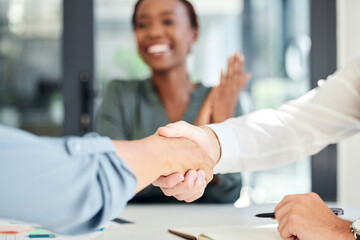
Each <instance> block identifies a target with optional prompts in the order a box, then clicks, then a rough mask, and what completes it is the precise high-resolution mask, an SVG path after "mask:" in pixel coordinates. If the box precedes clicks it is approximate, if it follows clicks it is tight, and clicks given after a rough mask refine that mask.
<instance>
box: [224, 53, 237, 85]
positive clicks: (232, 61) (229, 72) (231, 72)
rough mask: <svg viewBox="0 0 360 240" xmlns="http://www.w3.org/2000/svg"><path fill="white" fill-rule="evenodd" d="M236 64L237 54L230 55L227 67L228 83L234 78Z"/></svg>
mask: <svg viewBox="0 0 360 240" xmlns="http://www.w3.org/2000/svg"><path fill="white" fill-rule="evenodd" d="M235 64H236V62H235V56H232V57H230V58H229V60H228V69H227V75H228V78H227V79H226V80H227V82H226V83H229V82H230V81H232V80H233V77H234V69H235Z"/></svg>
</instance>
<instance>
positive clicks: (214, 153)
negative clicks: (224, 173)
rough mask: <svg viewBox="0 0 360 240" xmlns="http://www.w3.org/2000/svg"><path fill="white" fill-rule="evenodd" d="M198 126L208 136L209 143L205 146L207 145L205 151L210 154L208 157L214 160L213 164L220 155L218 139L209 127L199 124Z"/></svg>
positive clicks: (217, 160)
mask: <svg viewBox="0 0 360 240" xmlns="http://www.w3.org/2000/svg"><path fill="white" fill-rule="evenodd" d="M200 128H202V129H203V130H204V131H205V132H206V134H207V136H208V140H209V145H208V146H207V147H208V151H207V152H208V154H209V155H210V157H211V158H212V159H213V160H214V164H215V165H216V164H217V163H218V162H219V160H220V157H221V145H220V141H219V139H218V137H217V135H216V133H215V132H214V131H213V130H212V129H211V128H209V127H207V126H201V127H200Z"/></svg>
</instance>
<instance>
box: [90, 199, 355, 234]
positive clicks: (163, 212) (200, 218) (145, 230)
mask: <svg viewBox="0 0 360 240" xmlns="http://www.w3.org/2000/svg"><path fill="white" fill-rule="evenodd" d="M328 205H329V206H333V207H338V206H336V205H335V204H328ZM274 207H275V205H257V206H251V207H248V208H235V207H234V206H233V205H228V204H226V205H212V204H209V205H203V204H174V205H129V206H128V207H127V208H126V209H125V210H124V211H123V213H122V214H121V215H120V216H119V218H122V219H125V220H129V221H132V222H134V224H116V223H110V224H109V225H108V227H107V230H106V231H105V232H104V233H103V234H102V235H101V236H100V237H99V238H97V240H105V239H106V240H112V239H126V240H137V239H139V240H140V239H142V240H144V239H146V240H181V239H183V238H180V237H177V236H174V235H172V234H170V233H168V229H190V228H197V229H211V228H213V229H219V228H220V229H221V228H222V229H227V228H228V230H229V231H232V230H235V229H237V231H239V229H240V231H241V229H242V228H244V230H245V231H246V230H248V229H249V228H253V227H256V226H265V225H267V226H271V228H272V232H269V233H271V234H268V235H266V234H265V235H266V237H265V238H264V236H265V235H264V233H263V234H262V235H261V234H260V235H259V237H252V238H251V240H256V239H262V240H264V239H268V240H270V239H281V238H280V236H279V234H278V232H277V230H276V224H277V222H276V220H272V219H264V218H256V217H254V215H255V214H258V213H262V212H272V211H273V209H274ZM343 209H344V211H345V216H344V218H346V219H355V218H357V217H360V208H359V207H343ZM205 233H206V232H205ZM265 233H267V232H265ZM209 235H210V234H209ZM245 235H246V234H245ZM210 236H211V235H210ZM246 236H248V235H246ZM223 239H225V240H231V239H240V240H242V239H250V238H246V237H244V238H232V237H229V238H223ZM216 240H222V239H218V238H216Z"/></svg>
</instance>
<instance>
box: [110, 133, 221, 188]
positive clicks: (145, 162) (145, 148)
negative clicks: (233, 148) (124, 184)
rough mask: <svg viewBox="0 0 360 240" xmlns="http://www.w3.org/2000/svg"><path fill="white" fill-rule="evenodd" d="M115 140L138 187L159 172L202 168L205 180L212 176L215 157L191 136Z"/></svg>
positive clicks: (149, 181)
mask: <svg viewBox="0 0 360 240" xmlns="http://www.w3.org/2000/svg"><path fill="white" fill-rule="evenodd" d="M113 143H114V146H115V149H116V151H117V153H118V155H119V156H121V158H122V159H124V161H125V162H126V163H127V164H128V165H129V166H130V168H131V169H132V171H133V172H134V173H135V175H136V176H137V178H138V191H140V190H142V189H143V188H144V187H146V186H147V185H149V184H151V183H152V182H154V181H155V180H156V179H157V178H158V177H160V176H167V175H170V174H172V173H175V172H178V173H180V174H181V175H185V174H186V173H187V172H188V170H189V169H203V170H204V171H203V173H204V174H203V175H201V176H203V179H202V181H205V182H206V183H207V182H210V181H211V180H212V178H213V168H214V165H215V164H214V161H213V159H212V158H210V157H209V155H208V154H207V153H206V152H205V151H204V150H203V149H202V147H200V146H199V144H197V143H196V142H194V141H191V140H189V139H186V138H181V137H178V138H165V137H161V136H158V135H153V136H150V137H147V138H144V139H140V140H135V141H113ZM175 180H176V181H178V179H175Z"/></svg>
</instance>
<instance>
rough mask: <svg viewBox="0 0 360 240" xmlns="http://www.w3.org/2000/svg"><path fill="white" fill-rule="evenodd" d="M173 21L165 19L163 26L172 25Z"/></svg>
mask: <svg viewBox="0 0 360 240" xmlns="http://www.w3.org/2000/svg"><path fill="white" fill-rule="evenodd" d="M174 23H175V21H174V20H172V19H165V20H164V24H165V25H174Z"/></svg>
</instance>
